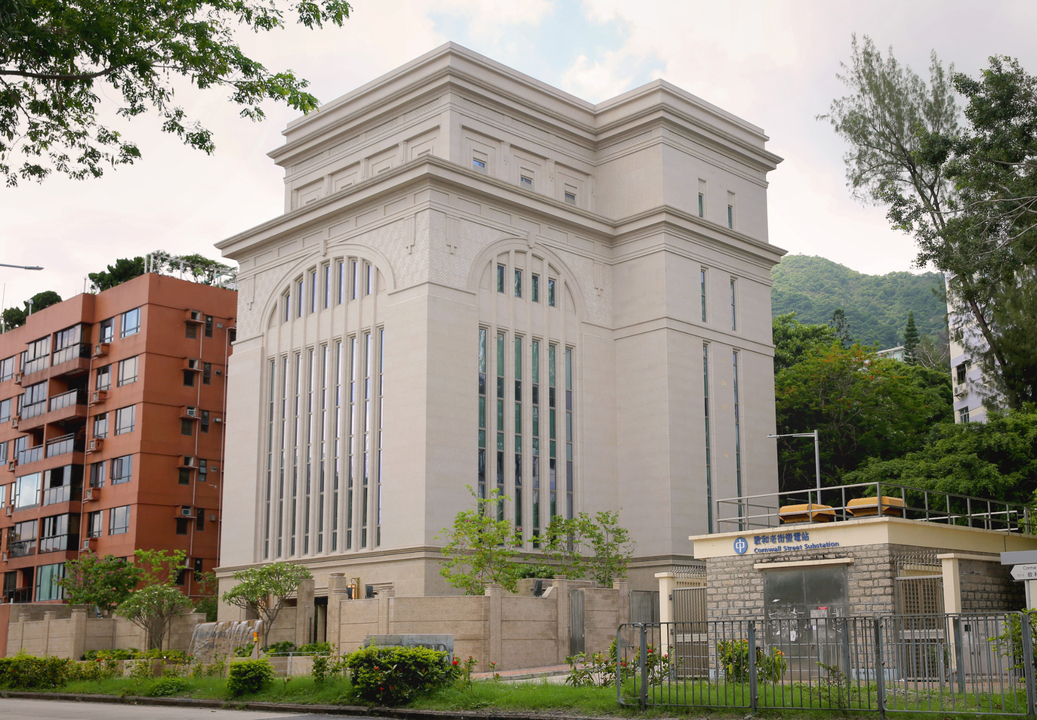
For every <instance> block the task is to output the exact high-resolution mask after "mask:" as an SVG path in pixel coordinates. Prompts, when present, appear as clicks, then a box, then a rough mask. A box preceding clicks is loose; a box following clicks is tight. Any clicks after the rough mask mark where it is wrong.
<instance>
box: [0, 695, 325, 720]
mask: <svg viewBox="0 0 1037 720" xmlns="http://www.w3.org/2000/svg"><path fill="white" fill-rule="evenodd" d="M0 718H4V719H5V720H7V719H10V720H294V719H295V718H304V719H305V720H342V716H341V715H337V716H331V715H310V714H303V715H300V714H297V713H286V712H254V711H251V710H213V709H211V708H190V707H156V706H154V705H121V704H114V703H87V702H67V701H63V700H22V699H18V698H6V699H0Z"/></svg>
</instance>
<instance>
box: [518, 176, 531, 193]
mask: <svg viewBox="0 0 1037 720" xmlns="http://www.w3.org/2000/svg"><path fill="white" fill-rule="evenodd" d="M519 185H521V186H522V187H523V188H525V189H526V190H532V189H533V178H531V177H530V176H529V175H522V176H521V177H520V178H519Z"/></svg>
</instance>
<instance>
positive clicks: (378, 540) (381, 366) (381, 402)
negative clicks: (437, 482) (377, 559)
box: [374, 329, 385, 545]
mask: <svg viewBox="0 0 1037 720" xmlns="http://www.w3.org/2000/svg"><path fill="white" fill-rule="evenodd" d="M384 358H385V330H384V329H379V330H378V408H377V412H378V432H377V435H375V442H377V443H378V446H377V452H378V458H377V462H378V471H377V472H378V474H377V475H376V476H375V487H376V488H377V492H376V499H377V502H378V507H377V514H376V515H375V522H376V523H377V526H376V528H375V539H374V544H375V545H381V544H382V408H383V407H384V406H385V396H384V395H383V394H382V378H383V376H384V373H385V360H384Z"/></svg>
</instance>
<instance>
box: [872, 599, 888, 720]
mask: <svg viewBox="0 0 1037 720" xmlns="http://www.w3.org/2000/svg"><path fill="white" fill-rule="evenodd" d="M872 622H873V623H874V624H875V659H874V660H872V664H873V665H874V666H875V689H876V692H877V695H878V706H879V717H882V718H885V717H886V673H885V672H883V667H882V664H883V663H882V619H881V618H875V619H873V620H872Z"/></svg>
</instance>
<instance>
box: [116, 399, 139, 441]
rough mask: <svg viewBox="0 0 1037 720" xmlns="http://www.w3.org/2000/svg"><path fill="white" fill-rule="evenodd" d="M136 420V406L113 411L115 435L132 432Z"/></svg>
mask: <svg viewBox="0 0 1037 720" xmlns="http://www.w3.org/2000/svg"><path fill="white" fill-rule="evenodd" d="M136 418H137V406H136V405H130V406H129V407H124V408H119V409H118V410H116V411H115V434H116V435H125V434H126V433H130V432H133V427H134V425H135V424H136Z"/></svg>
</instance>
